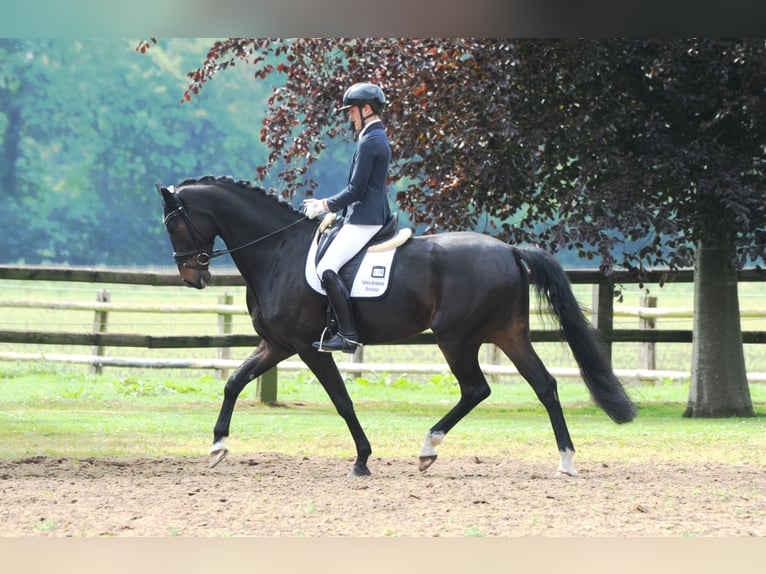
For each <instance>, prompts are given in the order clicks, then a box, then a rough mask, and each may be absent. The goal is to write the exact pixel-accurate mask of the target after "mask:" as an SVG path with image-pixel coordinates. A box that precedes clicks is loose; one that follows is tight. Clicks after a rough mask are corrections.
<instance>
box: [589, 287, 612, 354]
mask: <svg viewBox="0 0 766 574" xmlns="http://www.w3.org/2000/svg"><path fill="white" fill-rule="evenodd" d="M592 316H593V318H592V323H593V327H594V328H595V329H596V331H598V335H599V339H600V341H601V346H602V348H603V349H604V352H605V353H606V356H607V358H608V359H609V360H610V361H611V360H612V337H611V334H612V327H613V326H614V289H613V288H612V285H611V284H610V283H609V282H608V281H603V280H601V281H599V282H598V283H594V285H593V312H592Z"/></svg>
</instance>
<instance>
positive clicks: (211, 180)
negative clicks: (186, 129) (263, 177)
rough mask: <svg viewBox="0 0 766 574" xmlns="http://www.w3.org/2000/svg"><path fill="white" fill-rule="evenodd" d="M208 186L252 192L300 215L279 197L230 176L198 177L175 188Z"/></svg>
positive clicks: (184, 181) (186, 180)
mask: <svg viewBox="0 0 766 574" xmlns="http://www.w3.org/2000/svg"><path fill="white" fill-rule="evenodd" d="M210 184H214V185H220V186H224V187H230V188H235V189H240V190H245V191H253V192H255V193H258V194H260V195H262V196H263V197H265V198H268V199H269V200H270V201H273V202H275V203H276V204H277V205H279V207H280V208H282V209H286V210H289V211H290V212H291V213H298V214H300V212H299V211H298V210H297V209H295V208H294V207H293V206H292V205H290V204H289V203H288V202H286V201H284V200H283V199H281V198H280V197H279V195H277V194H275V193H269V192H267V191H266V190H265V189H263V188H262V187H258V186H256V185H253V184H252V183H251V182H249V181H247V180H245V179H234V178H233V177H231V176H230V175H222V176H214V175H204V176H202V177H200V178H199V179H194V178H187V179H185V180H183V181H182V182H181V183H179V184H178V186H177V187H184V186H189V185H210Z"/></svg>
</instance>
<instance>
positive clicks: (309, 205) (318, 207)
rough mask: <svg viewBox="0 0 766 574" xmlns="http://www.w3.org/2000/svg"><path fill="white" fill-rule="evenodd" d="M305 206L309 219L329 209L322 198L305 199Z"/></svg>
mask: <svg viewBox="0 0 766 574" xmlns="http://www.w3.org/2000/svg"><path fill="white" fill-rule="evenodd" d="M303 208H304V209H305V211H306V217H308V218H309V219H315V218H316V217H317V216H318V215H320V214H322V213H324V212H325V211H327V210H326V209H325V208H324V201H323V200H321V199H313V198H311V199H304V200H303Z"/></svg>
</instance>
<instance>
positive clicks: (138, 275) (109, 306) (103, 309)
mask: <svg viewBox="0 0 766 574" xmlns="http://www.w3.org/2000/svg"><path fill="white" fill-rule="evenodd" d="M567 275H568V276H569V279H570V281H571V282H572V283H573V284H589V285H592V292H593V295H592V311H591V312H592V318H591V321H592V323H593V326H594V327H595V328H596V330H597V331H598V334H599V337H600V340H601V341H602V344H603V345H604V348H605V350H606V351H607V353H608V354H609V355H611V345H612V343H616V342H637V343H641V347H640V352H641V362H640V368H639V369H637V370H630V371H626V370H623V371H620V370H617V371H616V372H617V374H618V376H621V377H628V378H638V379H657V378H660V379H668V378H669V379H673V378H683V377H687V376H688V374H687V373H684V372H676V371H672V372H669V371H657V370H655V369H654V345H655V344H656V343H691V341H692V331H691V330H671V329H662V330H659V329H655V328H654V321H655V320H656V319H657V318H669V317H691V311H690V310H689V309H667V308H656V300H654V299H652V298H645V299H642V305H641V306H640V307H624V306H622V307H620V308H619V309H615V307H614V292H613V287H612V283H610V282H609V281H607V280H606V278H605V277H604V276H603V275H602V274H601V273H600V272H598V271H597V270H579V269H578V270H568V271H567ZM2 279H12V280H22V281H36V280H38V281H43V280H44V281H57V282H62V281H63V282H68V281H71V282H85V283H102V284H122V285H125V284H127V285H150V286H157V287H161V286H178V285H179V283H180V279H179V277H178V273H177V272H176V270H175V269H173V270H167V271H157V272H150V271H137V270H131V269H125V270H120V269H97V268H73V267H44V266H3V265H0V280H2ZM661 280H662V281H666V282H670V281H672V282H674V283H686V282H692V281H693V272H692V271H691V270H681V271H676V272H673V273H670V272H669V271H667V270H656V271H652V272H650V273H649V275H648V276H647V277H645V278H644V281H645V282H646V283H658V282H659V281H661ZM739 280H740V281H741V282H748V281H764V280H766V274H764V273H762V272H760V271H757V270H743V271H740V273H739ZM612 281H613V283H614V284H630V283H634V282H635V279H633V278H631V277H630V276H629V275H628V274H621V273H615V274H614V275H613V277H612ZM215 285H218V286H243V285H244V281H243V280H242V278H241V276H240V275H239V273H238V272H236V270H233V271H219V272H217V273H216V275H215ZM225 297H226V296H224V298H223V299H222V300H220V301H219V304H217V305H137V304H121V303H118V302H112V301H110V297H109V293H108V292H107V291H102V292H101V293H99V294H98V297H97V300H96V301H93V302H50V301H49V302H40V301H26V300H24V301H22V300H10V299H0V307H15V308H41V307H44V308H49V309H61V310H81V311H82V310H87V311H92V312H94V322H93V331H92V332H86V333H72V332H63V331H51V330H39V331H37V330H28V329H24V330H11V329H0V342H6V343H19V344H37V345H81V346H90V347H92V352H91V354H83V355H63V354H53V353H14V352H4V353H0V360H48V361H62V362H70V363H81V364H88V365H90V366H91V368H92V370H94V371H95V372H100V370H101V369H102V368H103V367H104V366H121V367H151V368H201V369H205V368H212V369H215V370H216V371H217V373H218V375H219V376H220V377H225V376H226V373H227V372H228V370H229V369H231V368H235V367H236V366H238V365H239V363H240V362H241V361H236V360H232V359H230V354H229V349H230V348H232V347H251V348H252V347H255V346H256V345H257V344H258V342H259V341H260V338H259V337H258V336H257V335H256V334H248V335H241V334H233V333H232V332H231V324H232V323H231V318H232V316H233V315H238V314H245V315H246V314H247V309H246V307H245V306H244V305H235V304H234V303H233V301H232V300H231V296H228V299H227V298H225ZM113 312H131V313H136V312H145V313H173V314H176V313H211V314H215V315H217V316H218V325H219V334H216V335H162V336H157V335H146V334H126V333H110V332H108V330H107V325H108V314H109V313H113ZM618 316H632V317H637V318H639V319H640V321H641V324H640V326H639V327H638V328H635V329H615V328H613V325H614V318H615V317H618ZM742 316H743V317H766V310H765V309H749V310H748V309H745V310H743V311H742ZM0 327H1V325H0ZM532 340H533V341H537V342H549V341H560V340H562V336H561V333H560V332H559V331H555V330H542V329H540V330H533V331H532ZM434 343H435V340H434V337H433V335H432V334H431V333H428V332H426V333H421V334H419V335H416V336H414V337H410V338H408V339H404V340H401V341H398V342H396V343H395V344H397V345H422V344H434ZM743 343H755V344H762V343H766V332H764V331H744V332H743ZM108 347H135V348H146V349H173V348H203V347H207V348H217V349H218V350H219V351H218V358H217V359H173V358H167V359H145V358H144V359H142V358H130V357H113V356H107V355H106V354H105V349H106V348H108ZM493 362H494V361H492V360H491V359H490V360H489V364H484V365H482V369H483V370H484V372H485V373H486V374H488V375H490V376H495V375H501V374H515V369H514V368H513V367H510V366H501V365H495V364H492V363H493ZM339 367H340V368H341V369H342V370H345V371H347V372H350V373H353V374H356V375H357V376H361V373H363V372H371V371H385V372H389V373H409V374H418V373H434V372H435V373H440V372H444V371H446V370H447V367H446V365H443V364H436V365H434V364H429V365H380V364H368V363H365V362H364V360H363V356H362V354H361V353H358V354H357V355H355V356H354V357H353V358H352V359H351V360H349V361H348V362H346V363H340V364H339ZM279 368H280V369H282V370H298V369H305V368H306V366H305V365H304V364H303V363H302V362H300V361H285V362H283V363H280V365H279ZM549 370H550V371H551V373H552V374H553V375H554V376H558V377H577V376H579V371H578V370H577V369H574V368H551V369H549ZM749 378H750V379H751V380H761V379H763V380H766V374H755V375H749ZM257 396H258V397H259V399H260V400H262V401H264V402H270V401H274V400H276V396H277V372H276V369H273V370H272V371H271V372H269V373H267V374H266V375H264V376H263V377H262V378H261V379H260V380H259V381H258V385H257Z"/></svg>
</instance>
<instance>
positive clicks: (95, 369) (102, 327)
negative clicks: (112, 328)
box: [90, 289, 112, 375]
mask: <svg viewBox="0 0 766 574" xmlns="http://www.w3.org/2000/svg"><path fill="white" fill-rule="evenodd" d="M111 298H112V297H111V295H110V294H109V291H107V290H106V289H104V290H103V291H101V292H100V293H98V294H96V302H97V303H109V301H110V300H111ZM108 319H109V312H108V311H98V310H97V311H96V313H95V315H94V316H93V332H94V333H106V325H107V321H108ZM92 352H93V354H94V355H95V356H97V357H103V356H104V347H103V346H101V345H97V346H94V347H93V351H92ZM103 370H104V366H103V365H99V364H95V363H94V364H92V365H91V366H90V372H91V373H95V374H97V375H100V374H101V373H102V372H103Z"/></svg>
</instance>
